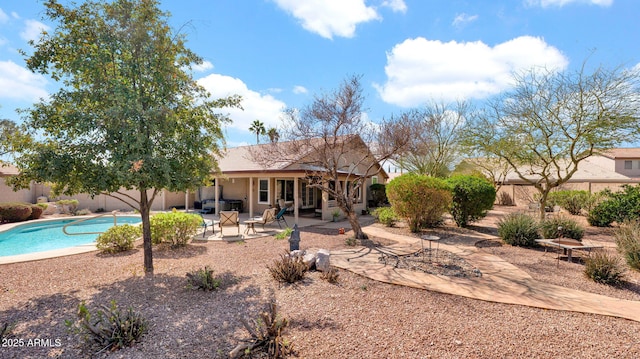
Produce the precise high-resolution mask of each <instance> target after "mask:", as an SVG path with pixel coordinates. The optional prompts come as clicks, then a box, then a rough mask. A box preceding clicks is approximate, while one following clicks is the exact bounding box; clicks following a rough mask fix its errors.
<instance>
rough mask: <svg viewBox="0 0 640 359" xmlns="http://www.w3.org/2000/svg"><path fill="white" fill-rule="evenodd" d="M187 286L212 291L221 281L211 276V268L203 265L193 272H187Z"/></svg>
mask: <svg viewBox="0 0 640 359" xmlns="http://www.w3.org/2000/svg"><path fill="white" fill-rule="evenodd" d="M187 282H188V287H190V288H195V289H202V290H205V291H206V290H208V291H212V290H215V289H218V287H220V284H221V283H222V281H221V280H220V279H218V278H216V277H214V276H213V270H211V269H210V268H209V267H207V266H205V267H204V269H198V270H197V271H195V272H190V273H187Z"/></svg>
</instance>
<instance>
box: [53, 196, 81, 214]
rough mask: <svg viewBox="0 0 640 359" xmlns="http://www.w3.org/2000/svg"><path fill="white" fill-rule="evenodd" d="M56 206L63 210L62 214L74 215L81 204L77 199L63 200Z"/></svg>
mask: <svg viewBox="0 0 640 359" xmlns="http://www.w3.org/2000/svg"><path fill="white" fill-rule="evenodd" d="M56 204H57V205H58V206H60V207H61V208H62V213H65V214H73V213H76V210H77V209H78V204H80V202H78V200H77V199H61V200H59V201H57V202H56Z"/></svg>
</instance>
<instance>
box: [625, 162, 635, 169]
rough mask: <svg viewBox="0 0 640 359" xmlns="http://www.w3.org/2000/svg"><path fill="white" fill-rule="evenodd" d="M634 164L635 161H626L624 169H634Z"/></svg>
mask: <svg viewBox="0 0 640 359" xmlns="http://www.w3.org/2000/svg"><path fill="white" fill-rule="evenodd" d="M632 164H633V161H624V169H625V170H630V169H632V168H633V167H632Z"/></svg>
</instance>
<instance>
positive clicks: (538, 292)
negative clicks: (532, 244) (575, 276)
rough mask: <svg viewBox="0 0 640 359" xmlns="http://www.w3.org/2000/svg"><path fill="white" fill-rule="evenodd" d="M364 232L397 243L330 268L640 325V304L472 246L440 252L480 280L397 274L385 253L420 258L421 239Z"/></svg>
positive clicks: (342, 253) (338, 259) (349, 253)
mask: <svg viewBox="0 0 640 359" xmlns="http://www.w3.org/2000/svg"><path fill="white" fill-rule="evenodd" d="M365 232H366V233H367V234H369V235H371V236H375V237H381V238H388V239H391V240H394V241H396V242H397V243H396V244H394V245H391V246H387V247H381V248H360V247H356V248H353V249H345V250H339V251H332V252H331V264H332V265H333V266H336V267H339V268H342V269H346V270H349V271H351V272H354V273H357V274H360V275H363V276H366V277H368V278H371V279H374V280H378V281H381V282H386V283H391V284H397V285H405V286H409V287H414V288H420V289H427V290H431V291H435V292H441V293H448V294H454V295H460V296H464V297H468V298H474V299H480V300H485V301H489V302H497V303H508V304H520V305H527V306H531V307H538V308H545V309H555V310H565V311H573V312H583V313H593V314H601V315H608V316H613V317H620V318H626V319H630V320H635V321H638V322H640V301H631V300H623V299H616V298H611V297H607V296H603V295H599V294H592V293H588V292H582V291H578V290H573V289H569V288H564V287H561V286H557V285H553V284H548V283H544V282H540V281H536V280H534V279H533V278H531V276H529V275H528V274H527V273H525V272H524V271H522V270H520V269H518V268H517V267H515V266H514V265H512V264H510V263H508V262H506V261H504V260H502V259H501V258H499V257H496V256H493V255H491V254H487V253H483V252H480V251H479V250H478V249H477V248H476V247H473V246H452V245H446V244H443V243H440V244H439V249H442V250H446V251H449V252H452V253H455V254H456V255H458V256H460V257H462V258H464V259H465V260H466V261H467V262H468V263H470V264H471V265H473V266H474V267H475V268H477V269H478V270H480V272H481V273H482V276H481V277H473V278H458V277H448V276H439V275H433V274H427V273H421V272H416V271H411V270H405V269H399V268H393V266H389V265H384V264H383V263H380V262H379V261H378V257H379V256H380V255H381V254H382V252H384V253H391V254H396V255H401V254H409V253H415V252H417V251H419V250H421V243H420V239H418V238H415V237H410V236H403V235H397V234H393V233H389V232H387V231H385V230H384V229H382V228H378V227H373V226H368V227H366V228H365ZM477 237H478V240H481V239H487V238H494V237H492V236H488V235H484V234H480V233H478V234H477Z"/></svg>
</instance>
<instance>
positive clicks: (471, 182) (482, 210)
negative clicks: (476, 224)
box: [447, 175, 496, 227]
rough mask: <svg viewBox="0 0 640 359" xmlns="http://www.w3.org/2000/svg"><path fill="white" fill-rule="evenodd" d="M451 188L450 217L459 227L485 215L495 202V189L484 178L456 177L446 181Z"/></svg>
mask: <svg viewBox="0 0 640 359" xmlns="http://www.w3.org/2000/svg"><path fill="white" fill-rule="evenodd" d="M447 183H448V184H449V186H450V187H451V192H452V194H453V197H452V205H451V215H452V216H453V219H454V221H456V224H457V225H458V226H459V227H466V226H467V225H468V224H469V222H473V221H477V220H478V219H481V218H484V217H485V216H486V215H487V211H488V210H490V209H491V208H493V202H495V201H496V189H495V188H494V187H493V185H492V184H491V183H490V182H489V181H487V180H486V179H484V178H480V177H476V176H466V175H456V176H452V177H450V178H449V179H447Z"/></svg>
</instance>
